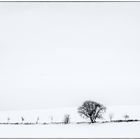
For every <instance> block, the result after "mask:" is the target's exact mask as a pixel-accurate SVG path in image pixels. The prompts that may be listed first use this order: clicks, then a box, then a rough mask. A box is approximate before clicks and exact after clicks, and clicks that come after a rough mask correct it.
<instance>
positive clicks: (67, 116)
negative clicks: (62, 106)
mask: <svg viewBox="0 0 140 140" xmlns="http://www.w3.org/2000/svg"><path fill="white" fill-rule="evenodd" d="M68 123H70V115H69V114H66V115H65V116H64V124H68Z"/></svg>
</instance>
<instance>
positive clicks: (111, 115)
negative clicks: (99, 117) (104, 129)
mask: <svg viewBox="0 0 140 140" xmlns="http://www.w3.org/2000/svg"><path fill="white" fill-rule="evenodd" d="M113 117H114V114H113V113H110V114H109V119H110V122H112V119H113Z"/></svg>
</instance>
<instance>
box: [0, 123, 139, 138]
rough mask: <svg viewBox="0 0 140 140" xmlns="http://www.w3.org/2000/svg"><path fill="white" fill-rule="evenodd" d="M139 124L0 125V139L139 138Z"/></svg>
mask: <svg viewBox="0 0 140 140" xmlns="http://www.w3.org/2000/svg"><path fill="white" fill-rule="evenodd" d="M139 130H140V122H129V123H126V122H122V123H108V124H107V123H106V124H91V125H89V124H68V125H56V124H55V125H54V124H53V125H30V126H29V125H23V126H22V125H11V126H8V125H1V126H0V137H1V138H5V137H6V138H140V133H139Z"/></svg>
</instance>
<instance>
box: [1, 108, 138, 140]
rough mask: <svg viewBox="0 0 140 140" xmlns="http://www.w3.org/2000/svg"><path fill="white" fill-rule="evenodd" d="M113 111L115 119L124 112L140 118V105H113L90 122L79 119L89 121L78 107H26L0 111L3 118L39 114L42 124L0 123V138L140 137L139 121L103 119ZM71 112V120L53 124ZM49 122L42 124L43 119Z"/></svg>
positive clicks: (33, 118) (31, 119) (33, 117)
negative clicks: (98, 117) (118, 121)
mask: <svg viewBox="0 0 140 140" xmlns="http://www.w3.org/2000/svg"><path fill="white" fill-rule="evenodd" d="M110 113H112V114H114V117H113V119H114V120H119V119H121V120H123V119H124V115H125V114H127V115H129V119H138V120H140V106H110V107H107V111H106V113H105V114H104V119H103V120H98V123H95V124H89V123H81V124H77V123H76V122H89V120H88V119H83V118H81V116H79V114H78V113H77V108H60V109H56V108H55V109H46V110H28V111H26V110H23V111H1V112H0V122H1V123H3V122H8V120H7V118H10V120H9V123H16V122H18V123H21V122H22V121H21V117H23V118H24V119H25V120H24V123H26V122H32V123H35V122H36V120H37V117H39V124H37V125H36V124H34V125H23V124H20V125H11V124H5V125H4V124H0V138H140V133H139V130H140V122H139V121H138V122H120V123H113V122H112V123H111V122H110V123H101V122H102V121H108V120H109V114H110ZM65 114H70V120H71V123H70V124H67V125H64V124H52V123H53V122H62V121H63V118H64V115H65ZM44 122H46V123H49V124H46V125H43V124H41V123H44Z"/></svg>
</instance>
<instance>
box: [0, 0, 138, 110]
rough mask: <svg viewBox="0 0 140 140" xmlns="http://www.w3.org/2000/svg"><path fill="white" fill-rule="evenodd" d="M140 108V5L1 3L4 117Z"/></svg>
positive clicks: (0, 106)
mask: <svg viewBox="0 0 140 140" xmlns="http://www.w3.org/2000/svg"><path fill="white" fill-rule="evenodd" d="M86 99H90V100H95V101H98V102H101V103H103V104H105V105H122V104H124V105H140V101H139V99H140V3H126V2H125V3H123V2H121V3H115V2H113V3H111V2H110V3H109V2H107V3H101V2H99V3H29V2H28V3H2V2H1V3H0V110H9V109H44V108H50V107H67V106H69V107H71V106H79V105H80V104H81V102H82V101H84V100H86Z"/></svg>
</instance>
